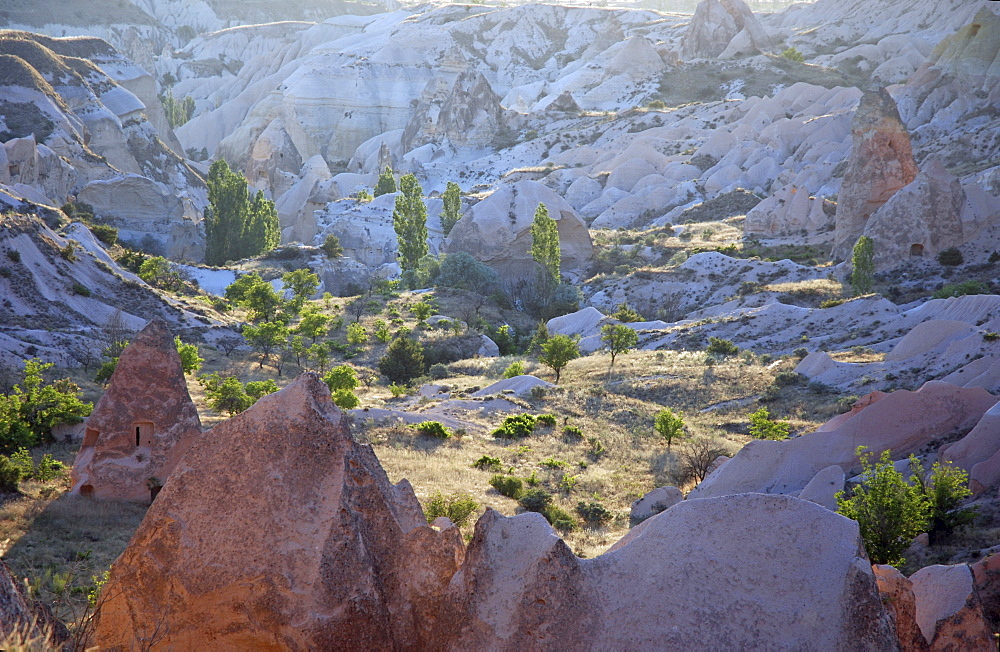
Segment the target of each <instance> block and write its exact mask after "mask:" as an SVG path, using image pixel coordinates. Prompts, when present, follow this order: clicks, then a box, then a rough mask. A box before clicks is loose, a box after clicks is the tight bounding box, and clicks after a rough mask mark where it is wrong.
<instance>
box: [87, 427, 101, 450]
mask: <svg viewBox="0 0 1000 652" xmlns="http://www.w3.org/2000/svg"><path fill="white" fill-rule="evenodd" d="M99 434H100V432H98V430H97V429H96V428H87V431H86V433H85V434H84V435H83V447H84V448H90V447H92V446H96V445H97V436H98V435H99Z"/></svg>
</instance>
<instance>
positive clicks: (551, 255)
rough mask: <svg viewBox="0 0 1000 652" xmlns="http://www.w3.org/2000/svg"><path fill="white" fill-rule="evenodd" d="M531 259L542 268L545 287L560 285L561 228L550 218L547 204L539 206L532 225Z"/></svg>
mask: <svg viewBox="0 0 1000 652" xmlns="http://www.w3.org/2000/svg"><path fill="white" fill-rule="evenodd" d="M531 257H532V258H534V259H535V262H536V263H538V264H539V266H540V267H541V274H542V278H543V281H544V285H545V286H546V287H548V288H555V287H556V286H557V285H559V278H560V274H559V257H560V252H559V227H558V226H557V225H556V221H555V220H554V219H552V218H551V217H549V210H548V209H547V208H546V207H545V204H538V208H536V209H535V220H534V222H532V224H531Z"/></svg>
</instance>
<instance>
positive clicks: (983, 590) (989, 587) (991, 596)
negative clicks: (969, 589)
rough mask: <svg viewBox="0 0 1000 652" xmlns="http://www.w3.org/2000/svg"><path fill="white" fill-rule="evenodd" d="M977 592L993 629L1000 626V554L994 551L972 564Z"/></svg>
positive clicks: (995, 629)
mask: <svg viewBox="0 0 1000 652" xmlns="http://www.w3.org/2000/svg"><path fill="white" fill-rule="evenodd" d="M971 568H972V578H973V580H974V581H975V584H976V593H977V594H978V595H979V599H980V600H981V601H982V603H983V614H984V615H985V616H986V619H987V620H988V621H989V622H990V623H991V625H992V628H993V631H997V628H998V627H1000V555H998V554H996V553H993V554H990V555H987V556H986V557H984V558H983V559H980V560H979V561H977V562H976V563H975V564H972V566H971Z"/></svg>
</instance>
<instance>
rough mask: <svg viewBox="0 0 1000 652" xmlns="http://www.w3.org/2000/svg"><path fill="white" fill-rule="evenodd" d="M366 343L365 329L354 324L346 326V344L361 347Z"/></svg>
mask: <svg viewBox="0 0 1000 652" xmlns="http://www.w3.org/2000/svg"><path fill="white" fill-rule="evenodd" d="M367 341H368V331H366V330H365V327H364V326H362V325H361V324H359V323H358V322H354V323H353V324H348V325H347V343H348V344H350V345H351V346H361V345H362V344H364V343H366V342H367Z"/></svg>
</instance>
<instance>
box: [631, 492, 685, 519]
mask: <svg viewBox="0 0 1000 652" xmlns="http://www.w3.org/2000/svg"><path fill="white" fill-rule="evenodd" d="M682 500H684V494H682V493H681V490H680V489H678V488H677V487H657V488H656V489H653V490H652V491H650V492H648V493H646V495H644V496H642V497H641V498H637V499H636V500H635V501H633V503H632V508H631V509H630V510H629V520H630V521H631V523H632V524H633V525H635V524H637V523H641V522H642V521H645V520H646V519H647V518H651V517H653V516H656V515H657V514H659V513H660V512H662V511H665V510H667V509H670V508H671V507H673V506H674V505H676V504H677V503H679V502H681V501H682Z"/></svg>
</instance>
